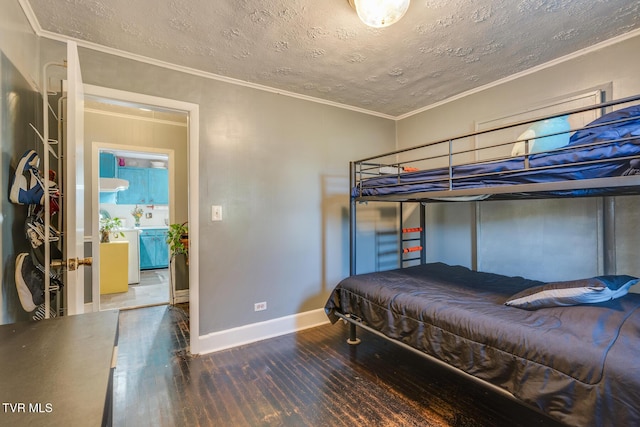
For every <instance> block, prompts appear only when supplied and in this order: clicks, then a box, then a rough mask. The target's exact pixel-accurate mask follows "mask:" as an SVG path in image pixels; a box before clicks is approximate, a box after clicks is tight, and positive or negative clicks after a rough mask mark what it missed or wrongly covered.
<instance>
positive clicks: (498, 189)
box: [349, 95, 640, 275]
mask: <svg viewBox="0 0 640 427" xmlns="http://www.w3.org/2000/svg"><path fill="white" fill-rule="evenodd" d="M637 101H640V95H635V96H630V97H626V98H622V99H618V100H614V101H609V102H603V103H600V104H597V105H591V106H586V107H581V108H576V109H572V110H569V111H564V112H561V113H557V114H553V115H549V116H546V117H538V118H535V119H531V120H525V121H519V122H516V123H512V124H509V125H504V126H498V127H493V128H490V129H486V130H481V131H476V132H470V133H467V134H462V135H459V136H456V137H453V138H448V139H442V140H438V141H435V142H429V143H425V144H421V145H418V146H414V147H409V148H404V149H400V150H396V151H392V152H388V153H384V154H381V155H377V156H371V157H367V158H364V159H361V160H356V161H353V162H351V163H350V165H349V176H350V189H351V190H352V191H353V190H354V189H357V192H358V193H357V194H354V193H351V196H350V205H349V224H350V226H349V228H350V236H349V253H350V257H349V258H350V275H354V274H356V246H357V245H356V237H357V232H356V230H357V228H356V225H357V205H358V204H359V203H366V202H398V203H399V212H400V216H399V218H400V221H399V223H400V224H399V228H400V231H399V234H400V233H401V230H402V228H403V226H402V220H403V217H402V206H403V204H404V203H408V202H409V203H419V204H420V226H419V228H420V229H421V230H420V241H421V245H420V246H421V247H422V248H424V247H425V242H426V236H425V225H426V221H425V218H426V214H425V207H424V205H425V204H427V203H455V202H458V201H460V200H466V201H474V200H473V198H478V197H480V196H483V197H482V198H481V199H479V200H486V201H493V200H522V199H541V198H559V197H563V196H559V195H557V193H554V192H559V191H574V190H599V191H598V192H597V194H590V193H587V192H585V193H583V194H580V195H578V196H564V197H602V198H603V200H604V208H603V217H604V241H605V248H604V253H605V255H604V265H605V273H606V274H613V272H614V271H613V269H614V268H615V267H614V265H615V252H614V251H613V250H611V248H612V247H614V246H612V245H615V241H614V240H613V237H612V236H613V232H612V231H613V229H614V228H613V227H614V215H615V209H614V199H613V198H612V197H613V196H615V195H636V194H640V175H628V176H613V177H606V178H591V179H573V180H565V181H554V182H544V183H527V184H513V185H500V186H494V187H479V188H467V189H455V188H454V182H455V180H456V178H455V177H454V176H453V168H454V166H458V165H460V164H457V165H456V164H454V157H455V156H457V155H464V154H470V153H473V152H474V151H481V150H487V149H494V148H496V147H502V146H509V145H512V144H514V143H516V142H519V141H512V140H510V141H506V142H501V143H498V144H493V145H488V146H485V147H480V148H475V149H461V150H457V151H456V150H455V148H456V147H455V142H456V141H461V140H464V139H467V138H474V137H477V136H479V135H486V134H490V133H492V132H497V131H501V130H506V129H510V128H515V127H518V126H523V125H530V124H532V123H535V122H538V121H540V120H544V119H551V118H557V117H561V116H566V115H571V114H579V113H583V112H588V111H597V110H599V111H600V112H601V114H603V115H604V113H606V112H607V110H608V109H610V108H611V107H614V106H619V105H622V104H629V103H634V102H637ZM587 128H588V127H584V128H582V129H587ZM578 130H581V129H573V130H572V131H578ZM553 135H555V134H548V135H546V136H553ZM538 137H540V136H538ZM522 142H524V143H525V144H528V143H529V142H528V141H522ZM444 144H446V145H447V146H448V149H447V153H446V154H441V155H434V156H424V157H421V158H419V159H414V158H411V159H409V160H404V161H397V160H396V161H394V162H392V163H382V162H381V161H380V160H381V159H385V158H390V157H395V158H396V159H397V157H398V156H399V155H401V154H405V153H410V152H417V150H424V149H428V148H432V147H438V146H443V145H444ZM530 155H531V154H530V153H529V154H527V155H525V161H524V168H523V170H529V161H528V160H529V156H530ZM445 157H446V159H447V166H446V167H447V168H448V172H449V173H448V189H447V190H434V191H417V192H410V193H404V194H383V195H364V194H362V188H361V183H362V180H363V179H365V178H367V177H372V176H376V175H378V173H376V172H374V171H377V170H378V169H379V168H381V167H390V168H393V169H396V170H397V171H398V172H397V174H396V176H397V179H398V181H399V180H400V174H401V173H402V172H401V170H402V168H403V166H404V165H408V164H415V163H416V162H420V161H429V160H437V159H442V158H445ZM508 158H509V157H504V156H503V157H494V158H492V159H491V161H499V160H505V159H508ZM482 162H487V160H482V161H475V162H468V163H464V165H472V164H477V163H482ZM596 162H597V161H596ZM552 167H553V166H550V167H546V169H549V168H552ZM499 173H500V172H493V173H492V174H494V175H497V174H499ZM492 174H491V173H490V174H485V175H492ZM388 176H394V175H393V174H390V175H388ZM474 176H475V177H479V176H480V175H474ZM474 216H475V215H474ZM476 225H477V224H476ZM399 241H400V247H399V249H398V250H399V264H400V266H401V267H402V266H403V258H402V252H403V246H402V245H403V239H402V238H400V239H399ZM475 252H476V251H475V249H474V254H475ZM419 259H420V262H421V263H424V262H425V255H424V250H422V251H421V255H420V258H419ZM472 264H473V265H472V268H473V269H474V270H475V269H476V267H477V266H476V259H475V255H473V259H472Z"/></svg>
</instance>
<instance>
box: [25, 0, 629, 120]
mask: <svg viewBox="0 0 640 427" xmlns="http://www.w3.org/2000/svg"><path fill="white" fill-rule="evenodd" d="M22 3H23V7H26V8H29V7H30V8H31V9H32V11H33V14H34V15H35V17H36V18H37V21H38V24H39V26H40V27H41V28H40V31H39V32H40V33H41V34H43V35H45V36H46V35H51V36H52V37H58V35H62V36H64V37H65V38H66V37H68V38H72V39H74V40H78V41H85V42H90V43H91V44H96V45H100V46H104V47H108V48H109V49H116V50H118V51H122V52H126V55H130V54H133V55H139V56H143V57H147V58H152V59H153V60H155V61H162V62H166V63H170V64H176V65H178V66H180V67H188V68H189V69H193V70H198V71H199V72H205V73H209V74H210V75H212V77H214V78H218V76H221V77H223V78H225V79H226V78H231V79H237V80H239V81H243V82H248V83H249V84H251V85H260V86H266V87H269V88H273V89H276V90H281V91H286V92H290V93H295V94H298V95H302V96H304V97H311V98H317V99H321V100H323V101H329V102H333V103H339V104H344V105H348V106H350V107H354V108H357V109H364V110H368V111H373V112H376V113H379V114H380V115H383V116H391V117H399V116H403V115H406V114H408V113H411V112H414V111H416V110H419V109H421V108H423V107H426V106H429V105H432V104H435V103H437V102H439V101H441V100H444V99H446V98H449V97H452V96H455V95H458V94H461V93H464V92H467V91H470V90H473V89H475V88H478V87H481V86H484V85H487V84H491V83H492V82H495V81H497V80H500V79H503V78H506V77H508V76H511V75H513V74H516V73H519V72H523V71H525V70H527V69H531V68H533V67H536V66H539V65H541V64H545V63H547V62H549V61H552V60H554V59H557V58H560V57H563V56H566V55H569V54H572V53H574V52H576V51H579V50H582V49H586V48H588V47H590V46H593V45H595V44H598V43H600V42H602V41H605V40H608V39H611V38H613V37H616V36H619V35H622V34H625V33H628V32H630V31H634V30H637V29H639V28H640V0H475V1H474V0H413V1H412V2H411V6H410V7H409V10H408V11H407V14H406V15H405V17H404V18H403V19H402V20H401V21H400V22H398V23H397V24H395V25H392V26H390V27H387V28H383V29H373V28H369V27H366V26H365V25H364V24H362V23H361V22H360V21H359V19H358V17H357V15H356V13H355V11H354V10H353V9H351V7H350V6H349V3H348V0H168V1H158V0H135V1H133V0H64V1H63V0H22ZM80 45H83V44H82V43H81V42H80Z"/></svg>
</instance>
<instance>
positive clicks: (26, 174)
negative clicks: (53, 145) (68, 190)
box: [9, 150, 59, 205]
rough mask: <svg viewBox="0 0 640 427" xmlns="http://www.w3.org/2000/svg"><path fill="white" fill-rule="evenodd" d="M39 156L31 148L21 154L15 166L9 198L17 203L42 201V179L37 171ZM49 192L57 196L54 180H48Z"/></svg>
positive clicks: (41, 202)
mask: <svg viewBox="0 0 640 427" xmlns="http://www.w3.org/2000/svg"><path fill="white" fill-rule="evenodd" d="M39 164H40V158H39V157H38V154H37V153H36V152H35V151H33V150H28V151H27V152H25V153H24V154H23V155H22V158H21V159H20V162H19V163H18V167H17V168H16V172H15V175H14V177H13V182H12V184H11V190H10V192H9V200H11V202H13V203H16V204H19V205H42V204H43V202H44V181H43V179H42V177H41V176H40V172H39V171H38V166H39ZM49 194H50V196H51V197H54V198H56V199H57V198H58V196H59V192H58V188H57V186H56V184H55V182H52V181H49Z"/></svg>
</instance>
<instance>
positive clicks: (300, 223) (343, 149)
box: [42, 40, 395, 335]
mask: <svg viewBox="0 0 640 427" xmlns="http://www.w3.org/2000/svg"><path fill="white" fill-rule="evenodd" d="M64 55H65V53H64V49H63V46H62V45H61V44H60V43H56V42H52V41H48V40H42V61H43V62H46V61H49V60H52V59H59V58H61V57H64ZM80 62H81V67H82V75H83V79H84V81H85V82H86V83H89V84H93V85H98V86H106V87H111V88H115V89H120V90H126V91H132V92H139V93H144V94H148V95H154V96H160V97H164V98H172V99H177V100H181V101H186V102H192V103H196V104H199V105H200V152H199V159H198V161H199V162H200V163H199V167H200V172H201V176H200V182H199V187H200V194H197V195H194V197H198V198H199V202H200V212H199V213H198V214H199V217H200V236H199V238H200V260H201V262H200V271H199V282H200V313H201V315H200V317H201V318H200V333H201V334H202V335H205V334H207V333H210V332H215V331H220V330H225V329H229V328H233V327H237V326H242V325H246V324H251V323H255V322H260V321H264V320H269V319H273V318H279V317H283V316H287V315H291V314H295V313H299V312H303V311H307V310H312V309H318V308H321V307H323V305H324V303H325V301H326V298H327V297H328V293H329V291H330V289H331V288H333V286H334V285H335V284H336V283H337V281H338V280H340V279H341V278H343V277H344V276H346V275H347V274H348V240H347V239H346V238H345V237H346V236H348V233H347V230H348V219H347V216H346V209H347V207H348V193H349V191H348V162H349V161H350V160H352V159H354V158H357V157H363V156H367V155H371V154H374V153H377V152H380V151H388V150H391V149H393V148H394V146H395V122H393V121H391V120H386V119H381V118H377V117H372V116H368V115H364V114H361V113H356V112H352V111H348V110H344V109H340V108H335V107H331V106H326V105H322V104H317V103H312V102H308V101H303V100H299V99H295V98H290V97H286V96H281V95H277V94H274V93H269V92H264V91H259V90H255V89H250V88H246V87H241V86H236V85H230V84H227V83H223V82H219V81H216V80H211V79H206V78H202V77H196V76H192V75H188V74H184V73H181V72H176V71H171V70H167V69H161V68H158V67H155V66H150V65H147V64H143V63H139V62H136V61H132V60H127V59H122V58H118V57H115V56H110V55H106V54H102V53H98V52H95V51H90V50H86V49H80ZM211 205H222V206H223V209H224V218H225V219H224V220H223V221H222V222H216V223H213V222H211V221H210V216H211ZM260 301H267V305H268V309H267V311H264V312H258V313H255V312H254V311H253V304H254V303H255V302H260Z"/></svg>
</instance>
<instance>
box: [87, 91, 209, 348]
mask: <svg viewBox="0 0 640 427" xmlns="http://www.w3.org/2000/svg"><path fill="white" fill-rule="evenodd" d="M84 90H85V95H86V96H87V97H88V98H89V99H98V100H102V101H105V100H108V101H109V102H110V103H112V104H114V105H124V106H133V107H140V106H146V107H153V108H155V109H157V110H158V111H167V112H181V113H183V114H186V116H187V135H188V136H187V146H186V152H185V153H184V154H185V156H186V164H187V167H186V170H185V171H184V173H183V174H182V176H181V179H184V180H185V181H186V182H187V184H186V185H187V189H188V191H186V192H185V193H184V194H182V195H181V196H182V197H184V198H185V200H184V202H180V201H178V200H176V202H175V203H173V204H172V205H171V206H173V207H175V206H176V205H178V204H180V205H182V206H183V208H184V209H186V210H187V220H186V221H188V224H189V234H190V238H189V265H188V270H189V289H188V294H187V297H186V299H187V300H188V302H189V319H190V331H191V333H190V336H191V340H190V341H191V343H190V350H191V353H192V354H198V353H199V348H200V342H199V304H198V295H199V277H198V274H197V272H198V266H199V256H198V247H199V238H198V230H199V218H198V212H199V200H198V197H197V195H198V191H199V189H198V187H199V180H198V177H199V164H198V151H199V106H198V105H197V104H193V103H188V102H183V101H176V100H171V99H166V98H159V97H155V96H150V95H144V94H139V93H134V92H126V91H120V90H116V89H109V88H104V87H99V86H92V85H84ZM87 151H89V150H87ZM91 151H92V150H91ZM177 155H178V152H176V156H177ZM89 158H90V160H89V162H90V163H91V166H90V170H91V176H92V177H91V180H92V181H91V182H92V183H93V182H97V180H98V160H97V155H95V156H93V155H89V156H86V159H87V160H88V159H89ZM176 175H177V174H176ZM170 188H171V184H170ZM98 206H99V199H98V192H97V191H96V192H94V193H93V194H92V197H91V208H90V209H89V212H88V214H90V215H87V216H92V217H94V213H95V215H97V214H98V211H99V208H98ZM170 218H171V219H170V221H179V220H180V219H178V218H176V216H175V215H174V214H173V213H171V207H170ZM173 218H175V219H173ZM98 234H99V233H98V221H93V223H92V226H91V244H92V247H93V248H95V247H96V246H98V245H99V237H98ZM96 255H97V256H96ZM94 263H95V264H97V263H99V254H94ZM97 275H98V269H96V268H93V269H92V280H91V283H92V286H91V290H92V295H99V289H98V277H97ZM90 305H91V307H87V308H86V309H85V311H98V310H99V302H98V298H92V302H91V303H90Z"/></svg>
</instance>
